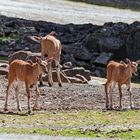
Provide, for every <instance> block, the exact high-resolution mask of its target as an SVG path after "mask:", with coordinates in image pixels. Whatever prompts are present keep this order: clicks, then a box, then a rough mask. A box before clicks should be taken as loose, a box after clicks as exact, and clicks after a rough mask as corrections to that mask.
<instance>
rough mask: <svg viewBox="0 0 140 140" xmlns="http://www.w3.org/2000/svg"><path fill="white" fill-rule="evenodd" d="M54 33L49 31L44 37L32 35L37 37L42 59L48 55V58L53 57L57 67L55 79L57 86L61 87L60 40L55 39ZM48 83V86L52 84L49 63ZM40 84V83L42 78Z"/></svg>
mask: <svg viewBox="0 0 140 140" xmlns="http://www.w3.org/2000/svg"><path fill="white" fill-rule="evenodd" d="M54 35H55V32H51V33H49V34H47V35H46V36H44V37H41V36H39V37H37V36H34V38H35V39H37V40H38V41H39V42H40V43H41V56H42V59H44V58H45V57H48V59H49V58H52V57H53V58H54V61H55V65H56V68H57V79H58V83H59V86H60V87H61V86H62V82H61V77H60V69H61V65H60V55H61V42H60V41H59V40H58V39H56V38H55V37H54ZM48 83H49V86H52V85H53V79H52V68H51V63H50V64H49V65H48ZM40 84H42V80H41V83H40Z"/></svg>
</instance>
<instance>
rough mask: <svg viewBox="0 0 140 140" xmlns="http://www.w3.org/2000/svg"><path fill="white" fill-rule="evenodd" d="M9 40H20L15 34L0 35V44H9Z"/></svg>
mask: <svg viewBox="0 0 140 140" xmlns="http://www.w3.org/2000/svg"><path fill="white" fill-rule="evenodd" d="M11 40H15V42H16V43H18V42H19V41H20V39H19V37H18V36H17V35H16V34H13V33H11V34H10V35H9V36H0V44H2V45H3V44H9V43H10V42H11Z"/></svg>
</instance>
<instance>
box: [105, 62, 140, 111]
mask: <svg viewBox="0 0 140 140" xmlns="http://www.w3.org/2000/svg"><path fill="white" fill-rule="evenodd" d="M138 64H140V60H138V61H136V62H132V61H130V60H129V59H127V63H125V62H123V61H121V62H120V63H119V62H115V61H110V62H109V63H108V65H107V82H106V83H105V94H106V108H107V109H108V108H110V109H112V93H111V90H112V89H113V88H114V87H115V85H116V83H117V84H118V88H119V97H120V102H119V107H120V108H122V88H121V87H122V85H123V84H125V85H126V86H127V88H128V92H129V96H130V108H132V98H131V96H132V93H131V77H132V74H135V75H137V66H138ZM108 94H109V95H110V105H109V99H108Z"/></svg>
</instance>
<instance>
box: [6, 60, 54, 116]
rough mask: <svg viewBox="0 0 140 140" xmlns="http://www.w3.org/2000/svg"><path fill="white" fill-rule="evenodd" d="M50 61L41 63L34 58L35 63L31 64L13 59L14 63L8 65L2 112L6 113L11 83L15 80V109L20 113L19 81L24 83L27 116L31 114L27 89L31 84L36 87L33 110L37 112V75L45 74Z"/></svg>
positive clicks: (29, 96)
mask: <svg viewBox="0 0 140 140" xmlns="http://www.w3.org/2000/svg"><path fill="white" fill-rule="evenodd" d="M51 61H52V58H50V59H48V60H47V61H42V60H41V59H39V58H36V63H33V62H31V61H29V62H26V61H23V60H18V59H15V60H14V61H12V62H11V63H10V66H9V74H8V86H7V90H6V100H5V106H4V111H8V109H7V102H8V95H9V89H10V87H11V85H12V83H13V82H14V80H17V87H16V98H17V109H18V110H19V111H21V106H20V102H19V90H20V87H21V81H24V82H25V87H26V93H27V98H28V113H29V114H30V113H31V107H30V98H31V95H30V90H29V87H30V85H32V84H35V85H36V101H35V104H34V107H33V109H34V110H39V106H38V98H39V94H40V92H39V88H38V84H37V82H38V78H39V75H40V74H42V73H44V72H47V65H48V64H49V63H50V62H51Z"/></svg>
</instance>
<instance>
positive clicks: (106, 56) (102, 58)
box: [94, 52, 113, 66]
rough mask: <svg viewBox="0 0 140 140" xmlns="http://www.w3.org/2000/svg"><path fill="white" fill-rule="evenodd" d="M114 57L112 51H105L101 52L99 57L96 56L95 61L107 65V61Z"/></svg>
mask: <svg viewBox="0 0 140 140" xmlns="http://www.w3.org/2000/svg"><path fill="white" fill-rule="evenodd" d="M112 57H113V54H112V53H105V52H103V53H101V54H100V56H99V57H97V58H96V60H95V61H94V64H97V65H102V66H105V65H107V62H108V61H109V60H111V58H112Z"/></svg>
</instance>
